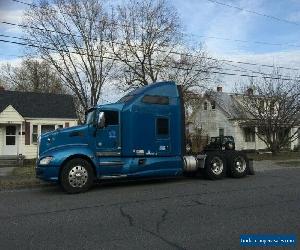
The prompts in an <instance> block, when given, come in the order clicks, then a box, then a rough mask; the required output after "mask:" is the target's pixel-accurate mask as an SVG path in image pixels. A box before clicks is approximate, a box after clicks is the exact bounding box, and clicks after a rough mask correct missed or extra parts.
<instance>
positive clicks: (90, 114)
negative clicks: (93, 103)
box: [85, 109, 96, 124]
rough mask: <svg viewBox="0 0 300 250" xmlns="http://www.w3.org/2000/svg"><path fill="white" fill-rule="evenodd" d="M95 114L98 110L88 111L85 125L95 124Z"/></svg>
mask: <svg viewBox="0 0 300 250" xmlns="http://www.w3.org/2000/svg"><path fill="white" fill-rule="evenodd" d="M95 112H96V109H91V110H90V111H88V113H87V114H86V118H85V124H92V123H93V122H94V119H95Z"/></svg>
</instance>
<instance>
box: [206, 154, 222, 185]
mask: <svg viewBox="0 0 300 250" xmlns="http://www.w3.org/2000/svg"><path fill="white" fill-rule="evenodd" d="M225 173H226V161H225V160H224V158H223V156H222V155H221V154H217V153H212V152H210V153H208V155H207V157H206V159H205V166H204V175H205V177H206V178H208V179H211V180H216V179H222V178H223V177H224V174H225Z"/></svg>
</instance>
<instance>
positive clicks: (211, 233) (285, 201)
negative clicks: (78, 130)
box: [0, 167, 300, 250]
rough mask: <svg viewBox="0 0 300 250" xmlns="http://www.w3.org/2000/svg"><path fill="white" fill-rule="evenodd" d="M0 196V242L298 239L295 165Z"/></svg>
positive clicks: (160, 243)
mask: <svg viewBox="0 0 300 250" xmlns="http://www.w3.org/2000/svg"><path fill="white" fill-rule="evenodd" d="M0 200H1V203H0V225H1V227H0V249H130V250H132V249H239V237H240V234H247V233H249V234H297V238H298V242H299V239H300V238H299V237H300V223H299V221H300V168H282V167H280V168H276V169H275V170H272V168H268V169H261V170H260V171H258V172H257V174H256V175H255V176H248V177H246V178H243V179H231V178H226V179H223V180H220V181H208V180H204V179H185V178H179V179H173V180H164V181H146V182H123V183H109V184H101V185H98V186H96V187H95V188H94V189H93V190H91V191H90V192H87V193H84V194H79V195H67V194H64V193H62V192H61V191H60V189H59V188H57V187H47V188H42V189H27V190H26V189H23V190H11V191H2V192H0ZM298 244H299V243H298ZM298 247H299V245H298Z"/></svg>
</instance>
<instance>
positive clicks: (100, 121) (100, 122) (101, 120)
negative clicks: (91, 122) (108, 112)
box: [97, 111, 105, 128]
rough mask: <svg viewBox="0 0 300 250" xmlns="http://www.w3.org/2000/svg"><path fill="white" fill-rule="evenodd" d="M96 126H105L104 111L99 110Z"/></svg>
mask: <svg viewBox="0 0 300 250" xmlns="http://www.w3.org/2000/svg"><path fill="white" fill-rule="evenodd" d="M97 127H98V128H104V127H105V115H104V112H102V111H101V112H100V113H99V116H98V122H97Z"/></svg>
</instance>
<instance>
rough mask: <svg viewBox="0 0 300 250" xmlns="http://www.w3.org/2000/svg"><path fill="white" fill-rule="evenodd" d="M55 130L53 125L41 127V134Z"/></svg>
mask: <svg viewBox="0 0 300 250" xmlns="http://www.w3.org/2000/svg"><path fill="white" fill-rule="evenodd" d="M53 130H55V125H42V126H41V134H44V133H47V132H50V131H53Z"/></svg>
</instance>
